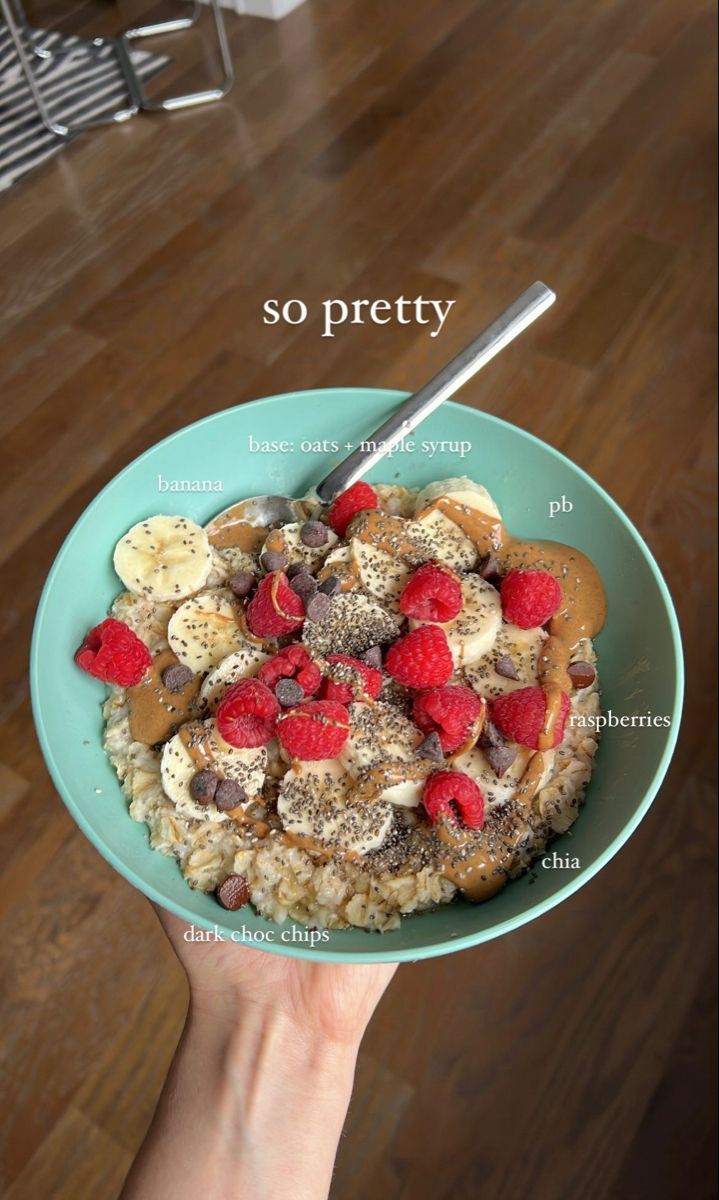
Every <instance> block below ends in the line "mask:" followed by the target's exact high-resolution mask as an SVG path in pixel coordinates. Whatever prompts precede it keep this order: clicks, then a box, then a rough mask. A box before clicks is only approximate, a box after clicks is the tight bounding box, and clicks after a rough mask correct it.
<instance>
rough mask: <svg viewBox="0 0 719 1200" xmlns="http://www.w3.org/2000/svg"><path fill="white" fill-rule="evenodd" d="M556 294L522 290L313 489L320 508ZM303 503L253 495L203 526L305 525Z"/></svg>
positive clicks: (543, 289) (210, 530)
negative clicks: (500, 312) (320, 502)
mask: <svg viewBox="0 0 719 1200" xmlns="http://www.w3.org/2000/svg"><path fill="white" fill-rule="evenodd" d="M555 300H556V296H555V294H554V292H553V291H551V289H550V288H548V287H546V286H545V285H544V284H543V283H533V284H532V286H531V287H529V288H527V290H526V292H522V295H521V296H518V297H517V299H516V300H515V301H514V303H513V304H510V306H509V308H507V309H505V311H504V312H503V313H502V314H501V316H499V317H497V319H496V320H495V321H493V322H492V324H491V325H489V326H488V327H487V328H486V329H485V330H484V332H483V333H480V335H479V337H476V338H475V339H474V341H473V342H470V344H469V345H468V346H466V347H465V349H464V350H462V351H461V352H460V353H459V354H458V355H457V356H456V358H453V359H452V361H451V362H449V363H448V364H447V366H446V367H443V368H442V370H441V371H440V372H439V374H438V375H435V376H434V378H433V379H430V381H429V383H426V384H425V385H424V387H422V388H420V390H419V391H418V392H415V394H414V395H413V396H410V398H409V399H408V400H405V402H404V404H401V405H400V407H399V408H398V409H397V411H396V412H395V413H393V415H392V416H391V417H390V418H389V419H388V420H387V421H385V422H384V424H383V425H380V427H379V429H376V430H375V432H374V433H373V434H371V435H370V436H369V437H368V438H367V439H366V441H365V442H364V444H363V445H361V446H358V448H357V449H356V450H353V451H352V453H351V454H350V455H348V457H347V458H345V459H344V460H343V461H342V462H341V463H339V465H338V466H336V467H334V468H333V470H331V471H330V473H329V475H327V476H325V478H324V479H323V480H322V482H321V483H319V484H318V485H317V488H316V494H317V496H318V497H319V499H320V500H321V501H322V503H323V504H329V503H330V501H331V500H333V499H334V497H335V496H336V495H337V494H338V493H339V492H342V491H344V490H345V489H346V488H348V487H349V486H350V484H353V483H355V482H356V480H358V479H361V478H362V476H363V475H366V474H367V472H368V471H369V470H370V468H371V467H373V466H374V465H375V463H378V462H380V460H381V459H383V458H384V457H385V455H386V454H388V453H389V451H390V450H391V449H393V447H394V446H396V445H397V443H398V442H400V441H401V439H402V438H403V437H406V435H407V434H408V433H410V432H411V431H413V430H414V429H415V428H416V427H417V425H419V423H420V421H423V420H424V418H425V417H428V416H429V414H430V413H431V412H434V410H435V408H437V407H438V406H439V405H440V404H442V402H443V401H444V400H447V399H448V398H449V397H450V396H453V395H454V393H455V392H457V391H459V389H460V388H461V387H463V386H464V384H465V383H467V381H468V380H469V379H471V378H472V376H473V375H476V373H477V371H479V370H481V368H482V367H483V366H485V364H486V363H488V362H489V361H490V359H492V358H494V356H495V355H496V354H499V352H500V350H503V349H504V347H505V346H508V345H509V343H510V342H511V341H513V340H514V338H516V337H517V336H518V334H520V333H521V332H522V331H523V330H524V329H526V328H527V326H528V325H531V324H532V322H533V321H536V319H537V317H539V316H541V315H542V313H543V312H545V311H546V309H548V308H549V307H550V305H551V304H553V303H554V301H555ZM308 512H309V510H308V508H307V506H306V502H305V501H302V500H293V499H291V498H290V497H288V496H253V497H252V498H251V499H249V500H241V501H240V502H239V503H238V504H233V505H232V506H231V507H230V508H226V509H224V510H223V511H222V512H221V513H218V515H217V516H216V517H214V518H213V520H212V521H211V522H210V524H209V525H208V526H207V531H208V533H210V534H212V533H213V532H215V531H216V527H217V526H218V524H219V525H222V526H223V527H224V528H227V526H229V525H236V524H242V525H250V526H253V527H254V528H257V529H258V530H259V529H272V528H276V527H277V526H278V525H286V524H289V523H290V522H292V521H305V520H306V519H307V516H308Z"/></svg>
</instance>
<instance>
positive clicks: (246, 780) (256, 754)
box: [160, 719, 267, 821]
mask: <svg viewBox="0 0 719 1200" xmlns="http://www.w3.org/2000/svg"><path fill="white" fill-rule="evenodd" d="M183 729H185V730H191V740H192V745H193V753H192V754H191V753H190V751H189V750H188V749H187V747H186V745H185V742H184V740H183V732H182V730H180V732H179V733H176V734H175V736H174V737H173V738H170V741H169V742H166V743H165V746H164V749H163V751H162V760H161V762H160V776H161V779H162V787H163V789H164V791H165V793H166V795H167V796H169V798H170V800H172V801H173V803H174V805H175V808H176V809H177V812H178V813H179V815H180V816H181V817H189V818H191V819H193V820H200V821H224V820H226V819H227V813H224V812H220V810H219V809H218V808H216V807H215V805H214V804H198V803H197V801H196V800H193V798H192V796H191V795H190V781H191V779H192V777H193V775H196V774H197V772H198V771H201V770H202V769H203V767H209V768H210V770H212V771H216V773H217V774H218V775H220V776H221V777H222V778H223V779H234V780H235V782H236V783H239V784H240V786H241V787H243V788H244V790H245V792H246V793H247V796H248V798H249V799H250V800H251V799H252V798H253V797H254V796H256V795H257V794H258V792H259V791H260V789H261V787H262V784H263V782H264V779H265V768H266V766H267V751H266V750H265V748H264V746H259V747H257V748H256V749H253V750H237V749H235V747H234V746H229V745H228V744H227V742H226V741H225V740H224V738H223V737H221V736H220V733H219V731H218V729H217V725H216V723H215V721H214V720H213V719H210V720H208V721H197V722H191V723H190V724H188V725H184V726H183ZM185 736H187V735H185ZM193 755H194V756H196V757H193ZM231 819H232V818H230V820H231Z"/></svg>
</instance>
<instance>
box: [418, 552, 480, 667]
mask: <svg viewBox="0 0 719 1200" xmlns="http://www.w3.org/2000/svg"><path fill="white" fill-rule="evenodd" d="M460 582H461V587H462V597H463V599H464V605H463V607H462V611H461V612H460V613H459V615H458V616H456V617H455V618H454V620H453V621H445V622H444V623H443V624H442V625H441V626H440V628H442V629H443V630H444V632H445V633H446V635H447V641H448V642H449V648H450V650H451V651H452V658H453V659H454V665H455V667H457V669H458V670H459V669H461V668H463V667H467V666H469V665H470V664H471V663H475V662H476V661H477V659H479V658H481V657H482V655H483V654H487V653H488V651H490V650H491V649H492V647H493V646H494V643H495V640H496V638H497V635H498V633H499V630H500V628H501V625H502V604H501V601H500V599H499V592H498V591H497V589H496V588H494V587H492V585H491V583H487V580H486V579H482V577H481V575H465V576H463V578H462V579H461V581H460ZM409 624H410V628H411V629H416V628H417V627H418V626H419V625H426V624H428V622H427V621H417V620H415V619H414V618H413V619H412V620H410V623H409Z"/></svg>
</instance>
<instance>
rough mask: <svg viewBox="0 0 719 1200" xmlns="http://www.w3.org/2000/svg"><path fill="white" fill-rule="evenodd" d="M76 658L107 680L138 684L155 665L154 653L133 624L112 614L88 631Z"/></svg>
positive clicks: (121, 685) (96, 677)
mask: <svg viewBox="0 0 719 1200" xmlns="http://www.w3.org/2000/svg"><path fill="white" fill-rule="evenodd" d="M75 662H76V663H77V665H78V667H82V669H83V671H87V673H88V675H92V676H94V678H95V679H101V680H102V681H103V683H116V684H117V685H118V687H134V686H135V684H136V683H139V682H140V680H141V679H142V677H143V676H144V675H146V674H147V672H148V671H149V669H150V667H151V666H152V655H151V654H150V651H149V650H148V648H147V646H146V645H145V643H144V642H141V641H140V639H139V637H138V636H137V634H136V633H134V632H133V631H132V629H130V626H129V625H126V624H125V622H124V621H116V620H115V618H114V617H108V618H107V620H105V621H102V622H101V623H100V624H99V625H95V627H94V629H91V630H90V632H89V633H88V634H87V635H86V637H85V640H84V642H83V643H82V645H81V646H80V649H79V650H77V651H76V652H75Z"/></svg>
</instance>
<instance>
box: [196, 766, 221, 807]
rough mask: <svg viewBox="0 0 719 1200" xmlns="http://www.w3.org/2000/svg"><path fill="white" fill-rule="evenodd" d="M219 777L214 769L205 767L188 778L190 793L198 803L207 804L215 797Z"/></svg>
mask: <svg viewBox="0 0 719 1200" xmlns="http://www.w3.org/2000/svg"><path fill="white" fill-rule="evenodd" d="M219 782H220V781H219V779H218V778H217V776H216V775H215V772H214V771H211V770H210V769H209V767H205V768H204V769H203V770H202V771H198V772H197V774H196V775H193V776H192V779H191V780H190V795H191V796H192V799H193V800H196V801H197V803H198V804H209V803H210V802H211V801H212V800H214V798H215V794H216V792H217V785H218V784H219Z"/></svg>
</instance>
